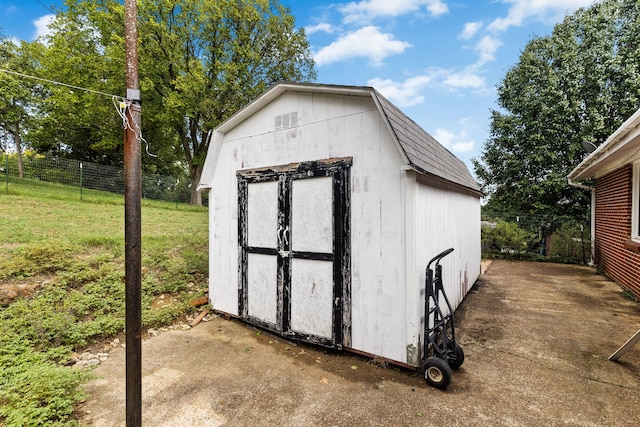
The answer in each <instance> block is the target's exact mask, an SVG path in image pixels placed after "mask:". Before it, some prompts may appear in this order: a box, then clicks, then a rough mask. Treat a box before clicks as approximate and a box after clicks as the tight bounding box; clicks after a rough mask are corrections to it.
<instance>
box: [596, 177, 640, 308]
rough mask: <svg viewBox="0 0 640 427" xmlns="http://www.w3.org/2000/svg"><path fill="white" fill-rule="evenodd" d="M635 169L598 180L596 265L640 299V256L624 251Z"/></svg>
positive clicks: (629, 225)
mask: <svg viewBox="0 0 640 427" xmlns="http://www.w3.org/2000/svg"><path fill="white" fill-rule="evenodd" d="M632 175H633V167H632V166H631V165H630V164H629V165H625V166H623V167H621V168H619V169H616V170H615V171H613V172H611V173H609V174H607V175H605V176H603V177H601V178H598V179H597V180H596V215H595V216H596V225H595V228H596V242H595V251H596V254H595V255H596V263H597V264H598V267H599V268H600V269H601V270H602V271H604V272H605V274H606V275H607V276H609V277H610V278H611V279H613V280H614V281H615V282H616V283H618V284H619V285H621V286H623V287H625V288H627V289H629V290H630V291H632V292H633V293H634V294H635V295H636V296H637V297H639V298H640V254H638V253H636V252H634V251H632V250H630V249H628V248H627V247H625V244H627V242H628V241H629V238H630V237H631V204H632Z"/></svg>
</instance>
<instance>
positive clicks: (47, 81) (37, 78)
mask: <svg viewBox="0 0 640 427" xmlns="http://www.w3.org/2000/svg"><path fill="white" fill-rule="evenodd" d="M0 71H1V72H3V73H7V74H13V75H16V76H20V77H26V78H28V79H33V80H39V81H41V82H46V83H51V84H53V85H57V86H65V87H68V88H70V89H76V90H81V91H84V92H89V93H95V94H97V95H104V96H108V97H109V98H117V99H124V98H123V97H122V96H118V95H113V94H110V93H106V92H100V91H99V90H93V89H88V88H86V87H80V86H74V85H70V84H68V83H62V82H57V81H55V80H49V79H44V78H42V77H36V76H30V75H28V74H24V73H19V72H17V71H12V70H7V69H4V68H0Z"/></svg>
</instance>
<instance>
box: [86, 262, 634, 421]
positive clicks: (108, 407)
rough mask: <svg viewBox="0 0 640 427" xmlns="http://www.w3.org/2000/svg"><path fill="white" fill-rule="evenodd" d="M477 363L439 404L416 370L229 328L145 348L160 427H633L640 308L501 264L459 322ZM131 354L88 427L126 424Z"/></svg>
mask: <svg viewBox="0 0 640 427" xmlns="http://www.w3.org/2000/svg"><path fill="white" fill-rule="evenodd" d="M456 321H457V334H458V342H459V343H460V344H461V345H462V347H463V349H464V351H465V355H466V359H465V363H464V364H463V366H462V367H461V369H460V370H458V371H454V374H453V380H452V383H451V385H450V386H449V388H448V389H447V390H446V391H440V390H437V389H434V388H432V387H429V386H427V385H426V384H425V382H424V380H423V379H422V378H421V376H420V375H418V374H416V373H415V372H413V371H408V370H403V369H399V368H395V367H393V366H385V364H384V363H383V362H380V361H375V360H370V359H367V358H364V357H360V356H356V355H353V354H350V353H346V352H342V353H331V352H325V351H323V350H322V349H318V348H313V347H310V346H306V345H295V344H294V343H289V342H286V341H283V340H280V339H278V338H276V337H274V336H271V335H269V334H265V333H263V332H259V331H256V330H255V329H253V328H250V327H247V326H246V325H244V324H242V323H240V322H238V321H235V320H225V319H222V318H217V319H214V320H211V321H209V322H206V323H200V324H199V325H198V326H196V327H194V328H192V329H190V330H186V331H170V332H165V333H161V334H160V335H158V336H156V337H153V338H150V339H148V340H145V342H144V344H143V376H144V377H143V424H144V425H148V426H258V425H259V426H276V425H277V426H635V425H639V424H640V412H639V410H638V408H640V391H639V390H640V345H638V346H636V347H635V348H632V349H631V350H630V351H629V352H627V353H626V354H625V355H624V356H623V357H622V358H621V359H620V361H619V362H611V361H608V360H607V358H608V357H609V355H611V353H613V352H614V351H615V350H616V349H617V348H618V347H619V346H620V345H622V344H623V343H624V342H625V341H626V340H627V339H628V338H629V337H630V336H631V335H633V333H635V332H636V331H637V330H638V328H640V304H639V303H637V302H633V301H630V300H628V299H624V298H623V297H622V296H621V294H620V289H619V288H618V286H616V285H615V284H613V283H612V282H610V281H609V280H607V279H606V278H605V277H603V276H601V275H598V274H596V272H595V270H594V269H592V268H589V267H582V266H570V265H560V264H546V263H525V262H506V261H495V262H493V263H492V265H491V266H490V268H489V269H488V271H487V272H486V273H485V274H484V275H483V276H482V277H481V280H480V281H479V282H478V283H477V284H476V286H475V287H474V288H473V290H472V291H471V293H470V294H469V295H468V297H467V298H466V299H465V301H464V303H463V304H462V306H461V307H460V309H459V310H458V312H457V313H456ZM124 361H125V355H124V350H123V349H121V348H119V349H116V350H113V351H112V352H111V354H110V355H109V358H108V360H107V361H105V362H103V363H102V364H100V365H99V366H98V367H97V368H96V369H95V371H94V372H95V374H96V375H97V379H96V380H94V381H92V382H91V383H90V384H88V386H87V387H86V389H87V391H88V392H89V393H90V394H91V398H89V399H88V400H87V401H86V402H85V403H83V404H82V405H80V406H79V407H78V408H77V411H76V414H77V417H78V418H79V420H80V422H81V423H83V424H84V423H87V424H91V425H94V426H96V427H99V426H119V425H124V420H125V394H124V392H125V381H124V372H125V369H124Z"/></svg>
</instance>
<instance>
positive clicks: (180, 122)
mask: <svg viewBox="0 0 640 427" xmlns="http://www.w3.org/2000/svg"><path fill="white" fill-rule="evenodd" d="M66 4H67V11H66V12H64V13H60V14H59V15H58V18H57V20H56V24H55V33H54V35H53V36H51V38H50V42H49V43H50V48H49V52H48V55H49V56H48V57H47V61H45V68H46V69H47V75H48V76H51V77H52V78H53V77H56V79H64V81H66V82H74V83H73V84H77V85H78V86H83V87H89V88H97V87H101V88H103V89H102V91H104V92H109V93H114V91H116V92H120V93H122V92H124V88H122V87H123V84H124V70H125V68H124V34H123V33H124V25H123V23H124V6H123V5H122V4H121V2H119V1H117V0H95V1H90V2H89V1H82V0H67V3H66ZM138 36H139V57H140V64H139V73H140V77H139V81H140V88H141V91H142V100H143V106H142V127H143V132H144V138H145V139H146V140H147V141H149V143H150V149H151V151H152V152H153V153H154V154H157V155H158V159H155V160H154V159H153V158H149V157H145V163H146V162H149V161H151V162H156V163H155V164H156V166H157V168H161V167H166V166H167V165H170V166H172V167H178V168H179V167H182V168H183V169H184V170H185V171H186V173H187V174H188V177H189V179H190V182H191V202H192V203H194V204H200V195H199V193H197V192H196V191H195V190H196V186H197V184H198V182H199V180H200V175H201V173H202V167H203V164H204V159H205V156H206V153H207V150H208V144H209V140H208V135H209V134H210V132H211V131H212V129H213V128H215V127H216V126H217V125H219V124H220V123H221V122H222V121H224V120H225V119H227V118H228V117H229V116H230V115H231V114H233V113H234V112H236V111H237V110H238V109H240V108H241V107H242V106H244V105H246V104H247V103H248V102H250V101H251V100H252V99H254V98H255V97H256V96H257V95H259V94H260V93H261V92H263V91H264V90H265V89H266V88H267V87H269V86H270V85H272V84H274V83H275V82H277V81H279V80H292V81H311V80H314V79H315V77H316V72H315V68H314V66H315V64H314V62H313V59H312V57H311V52H310V49H309V44H308V41H307V39H306V35H305V33H304V31H303V30H301V29H296V28H295V21H294V18H293V16H292V15H291V14H290V11H289V9H288V8H286V7H284V6H282V5H281V4H280V3H279V2H278V1H277V0H201V1H192V0H139V1H138ZM61 81H62V80H61ZM116 87H120V88H122V89H119V90H117V89H115V88H116ZM68 92H69V91H68V89H60V90H59V91H58V92H57V93H55V94H52V97H51V99H50V104H51V108H50V109H49V110H48V120H49V121H50V122H51V125H50V126H49V127H48V128H43V133H42V135H43V136H46V135H51V134H52V133H53V132H54V129H55V127H56V126H65V127H67V128H68V129H70V130H69V131H68V132H72V133H74V135H65V136H64V138H59V139H58V140H57V142H56V144H57V146H58V147H63V146H66V147H69V148H70V149H71V150H72V151H75V152H79V150H81V149H82V148H83V147H88V149H90V150H93V151H98V150H99V149H104V151H105V152H117V151H119V150H120V148H121V143H120V142H119V140H121V139H122V134H121V133H114V132H113V126H112V124H113V123H112V121H113V120H114V119H113V117H114V114H107V112H106V109H105V108H110V106H109V107H104V106H103V105H104V102H102V104H100V105H97V104H95V103H93V102H92V101H87V98H86V96H84V97H83V98H82V101H80V102H81V103H82V104H83V105H79V103H78V102H77V100H78V99H80V98H73V97H72V95H70V94H69V93H68ZM78 112H81V113H82V116H81V117H79V118H77V119H75V121H71V119H72V116H73V115H74V114H76V113H78ZM105 118H108V119H105ZM117 119H118V117H117V115H115V120H117ZM115 135H117V137H116V136H115ZM42 141H44V139H42ZM178 153H180V154H181V155H180V157H177V156H176V154H178ZM82 155H83V156H84V155H85V154H84V153H83V154H82ZM147 169H148V168H147Z"/></svg>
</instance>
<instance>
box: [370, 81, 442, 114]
mask: <svg viewBox="0 0 640 427" xmlns="http://www.w3.org/2000/svg"><path fill="white" fill-rule="evenodd" d="M430 81H431V77H429V76H415V77H410V78H408V79H407V80H405V81H404V82H395V81H393V80H390V79H385V80H383V79H378V78H375V79H371V80H369V81H368V82H367V84H368V85H369V86H373V87H374V88H375V89H376V90H377V91H378V92H380V93H381V94H382V95H384V96H385V97H386V98H389V100H391V101H392V102H394V103H395V104H397V105H398V106H400V107H410V106H412V105H416V104H420V103H422V102H424V95H422V93H421V91H422V89H424V88H425V87H426V86H427V84H429V82H430Z"/></svg>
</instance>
